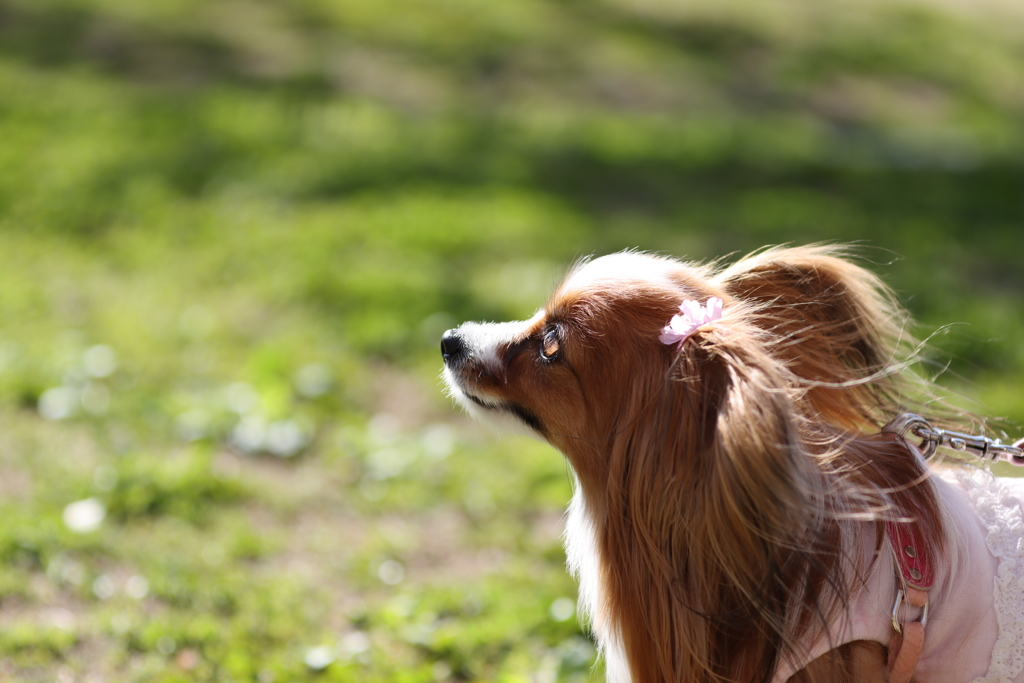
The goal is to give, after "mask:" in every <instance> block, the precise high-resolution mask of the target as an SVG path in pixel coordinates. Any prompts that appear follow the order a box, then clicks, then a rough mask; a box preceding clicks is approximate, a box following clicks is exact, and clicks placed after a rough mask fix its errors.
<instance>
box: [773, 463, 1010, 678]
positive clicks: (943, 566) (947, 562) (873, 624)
mask: <svg viewBox="0 0 1024 683" xmlns="http://www.w3.org/2000/svg"><path fill="white" fill-rule="evenodd" d="M934 483H935V487H936V490H937V492H938V496H939V499H940V501H941V503H942V505H943V506H944V507H945V509H946V513H947V516H948V520H949V522H950V525H951V526H952V527H953V528H952V530H951V531H952V533H953V535H954V538H955V542H954V543H952V544H951V545H953V546H954V547H953V549H952V550H951V551H950V552H948V553H947V557H945V558H933V563H934V564H935V583H934V586H933V587H932V590H931V591H930V593H929V599H928V621H927V626H926V628H925V637H924V647H923V650H922V652H921V657H920V659H919V660H918V663H917V667H916V669H915V670H914V677H913V680H914V681H915V683H1024V673H1022V672H1024V479H1010V478H996V477H993V476H992V475H991V474H989V473H988V472H985V471H981V470H965V469H956V470H940V471H938V472H936V476H935V477H934ZM882 549H883V552H882V553H881V554H880V555H879V557H878V559H877V560H876V562H875V564H874V566H873V567H872V569H871V573H870V575H869V576H868V577H867V581H866V583H865V585H864V587H863V590H861V591H859V592H858V593H857V595H856V596H854V599H853V600H852V601H851V602H850V606H849V610H848V611H846V612H844V613H843V614H841V615H840V617H839V618H838V619H837V620H836V621H835V623H832V624H830V625H829V633H828V634H823V635H821V636H820V637H818V638H816V639H815V640H814V642H813V643H812V644H811V645H810V647H808V648H807V649H806V650H805V651H804V652H803V653H802V654H800V655H798V656H797V658H796V659H797V661H795V662H783V663H782V664H781V665H780V666H779V668H778V670H777V671H776V674H775V676H774V683H783V682H784V681H785V680H786V679H788V678H789V677H790V676H791V675H792V674H793V673H794V672H796V671H798V670H799V669H800V668H802V667H803V666H806V665H807V664H808V663H809V662H811V661H812V660H814V659H815V658H817V657H819V656H820V655H822V654H824V653H825V652H827V651H828V650H830V649H832V648H834V647H838V646H840V645H843V644H844V643H849V642H852V641H855V640H869V641H875V642H878V643H882V644H883V645H886V646H888V645H889V638H890V636H891V634H892V632H893V627H892V608H893V604H894V602H895V598H896V592H897V589H898V588H899V586H898V579H897V571H896V569H895V564H894V561H893V558H892V553H891V552H889V551H888V543H884V544H883V545H882ZM873 552H874V544H873V540H872V539H866V540H865V548H864V549H863V553H864V555H863V556H864V557H865V558H870V556H871V554H872V553H873ZM920 616H921V615H920V610H919V609H917V608H913V607H907V606H904V607H903V608H901V615H900V618H901V621H907V622H909V621H915V620H918V619H919V618H920Z"/></svg>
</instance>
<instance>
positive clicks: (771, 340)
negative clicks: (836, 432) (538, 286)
mask: <svg viewBox="0 0 1024 683" xmlns="http://www.w3.org/2000/svg"><path fill="white" fill-rule="evenodd" d="M711 297H718V298H720V299H722V300H723V301H724V315H723V317H722V319H721V320H717V321H715V322H714V323H712V324H709V325H705V326H703V327H701V328H699V329H698V330H697V331H696V333H694V334H693V336H692V338H690V339H687V340H685V341H683V342H682V343H681V344H664V343H661V342H660V341H659V334H660V332H661V330H662V328H664V327H665V326H666V325H667V324H668V322H669V320H670V319H671V318H672V316H673V315H674V314H676V313H678V312H679V307H680V304H681V302H683V301H684V300H695V301H698V302H705V301H707V300H708V299H709V298H711ZM891 311H892V307H891V305H890V303H889V302H888V301H887V296H886V293H885V290H884V289H882V288H880V286H879V284H878V281H877V280H876V279H875V278H874V276H872V275H870V274H869V273H868V272H867V271H865V270H863V269H861V268H858V267H856V266H853V265H851V264H850V263H849V262H848V261H846V260H843V259H841V258H837V257H836V256H835V255H833V254H832V253H831V252H830V251H829V250H828V249H824V248H820V247H819V248H802V249H779V250H769V251H766V252H762V253H760V254H756V255H754V256H752V257H748V258H747V259H744V260H742V261H741V262H739V263H737V264H736V265H734V266H732V267H730V268H726V269H724V270H723V269H716V268H713V267H709V266H700V265H689V264H685V263H682V262H679V261H676V260H674V259H669V258H663V257H657V256H651V255H647V254H640V253H630V252H627V253H619V254H613V255H610V256H604V257H601V258H597V259H594V260H591V261H587V262H584V263H582V264H580V265H578V266H577V267H575V268H574V269H573V270H572V271H571V272H570V273H569V275H568V276H567V277H566V278H565V280H564V281H563V282H562V283H561V285H559V286H558V287H557V288H556V290H555V292H554V294H553V295H552V296H551V298H550V300H549V301H548V302H547V305H545V306H544V308H542V309H541V310H540V311H538V312H537V313H536V314H535V315H534V316H533V317H532V318H530V319H529V320H525V321H522V322H514V323H501V324H479V323H466V324H464V325H462V326H461V327H459V328H457V329H453V330H449V331H448V332H446V333H445V335H444V337H443V338H442V340H441V350H442V353H443V355H444V361H445V371H444V375H445V379H446V381H447V383H448V386H449V388H450V390H451V393H452V395H453V396H454V397H455V398H456V399H457V400H458V401H459V402H460V403H461V404H462V405H463V406H464V407H465V408H466V409H467V410H468V411H469V412H470V413H471V414H473V415H474V416H476V417H479V418H481V419H483V420H484V421H488V422H495V423H498V424H501V425H503V426H511V427H513V428H519V429H525V430H528V431H529V432H531V433H533V434H535V435H537V436H540V437H541V438H544V439H546V440H548V441H549V442H550V443H552V444H553V445H554V446H556V447H557V448H558V449H559V450H561V451H562V452H563V453H565V454H566V456H567V457H568V458H569V460H570V462H571V463H572V465H573V467H574V469H575V470H576V472H577V474H578V475H579V476H580V477H581V479H582V480H587V479H588V478H591V477H598V478H600V477H602V475H605V474H607V466H608V453H609V448H611V447H612V446H613V444H614V443H615V442H616V440H617V439H621V438H626V437H628V438H633V439H634V440H635V439H636V438H638V437H637V428H639V427H652V426H654V425H655V423H658V424H659V425H660V428H661V430H662V433H661V434H660V437H659V438H661V439H662V440H666V439H667V440H670V441H671V440H678V439H685V440H688V441H689V442H690V444H691V447H693V446H702V447H704V448H705V449H706V447H708V446H710V445H711V442H712V441H714V440H715V438H716V437H722V436H724V434H723V433H722V432H721V429H720V428H721V427H723V426H724V425H723V424H722V421H723V420H729V419H732V421H733V422H735V421H736V420H737V419H748V420H750V422H749V423H748V426H747V430H748V431H759V432H762V433H765V434H766V438H775V437H776V436H779V435H780V433H781V434H782V435H787V434H788V433H789V432H790V431H791V430H792V429H793V425H792V420H793V419H795V418H798V417H799V416H800V414H801V413H802V412H806V411H801V410H799V409H795V408H794V406H793V405H792V403H793V402H794V401H796V402H799V403H801V405H806V406H810V407H811V409H812V410H813V411H814V412H815V413H816V414H817V415H818V416H823V417H824V418H825V419H826V420H827V421H829V422H830V423H832V424H834V425H835V426H837V427H838V428H842V429H851V428H854V429H856V428H858V427H861V426H864V425H865V424H874V423H876V422H877V421H878V420H881V419H882V417H883V415H882V414H881V413H882V412H884V411H883V410H881V409H880V405H881V404H882V403H885V400H884V398H883V397H884V395H885V394H886V393H887V391H888V387H887V386H885V380H884V378H880V382H876V383H874V384H872V385H871V386H867V384H866V383H862V382H863V380H864V378H865V377H868V376H870V375H871V374H872V373H876V372H877V371H879V370H880V369H882V368H883V366H884V365H885V363H886V362H887V361H889V360H890V359H891V357H892V355H893V354H892V351H891V349H890V347H891V341H892V338H893V337H895V336H896V332H895V330H896V328H895V327H894V326H893V321H894V320H895V321H896V322H897V324H898V323H900V322H902V321H901V319H900V318H899V317H898V316H894V315H892V314H891ZM773 413H774V414H773ZM882 421H883V422H884V420H882ZM648 438H653V435H649V436H648ZM787 440H788V437H787ZM647 446H648V447H653V446H654V444H650V443H649V444H647Z"/></svg>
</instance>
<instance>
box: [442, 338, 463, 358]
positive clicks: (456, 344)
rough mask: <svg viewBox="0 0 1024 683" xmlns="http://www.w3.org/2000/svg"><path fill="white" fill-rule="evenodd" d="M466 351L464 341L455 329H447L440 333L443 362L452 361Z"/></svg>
mask: <svg viewBox="0 0 1024 683" xmlns="http://www.w3.org/2000/svg"><path fill="white" fill-rule="evenodd" d="M465 352H466V342H465V340H464V339H463V338H462V335H461V334H459V333H458V332H457V331H456V330H448V331H447V332H445V333H444V334H443V335H441V355H442V356H444V362H445V363H454V362H456V361H457V360H459V359H460V358H461V357H462V356H463V355H464V354H465Z"/></svg>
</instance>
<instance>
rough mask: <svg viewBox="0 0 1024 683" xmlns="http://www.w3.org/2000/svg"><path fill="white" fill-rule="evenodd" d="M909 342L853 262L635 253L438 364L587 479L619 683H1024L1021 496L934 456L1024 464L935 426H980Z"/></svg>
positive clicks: (888, 297)
mask: <svg viewBox="0 0 1024 683" xmlns="http://www.w3.org/2000/svg"><path fill="white" fill-rule="evenodd" d="M909 326H910V320H909V316H908V315H907V314H906V313H905V311H904V310H903V309H902V308H900V306H899V305H898V303H897V301H896V299H895V297H894V296H893V294H892V292H891V291H890V290H889V289H888V288H887V287H886V286H885V285H884V284H883V283H882V282H881V281H880V280H879V278H878V277H877V276H876V275H874V274H873V273H871V272H869V271H868V270H866V269H865V268H862V267H861V266H859V265H857V264H856V263H855V262H854V261H853V259H852V257H851V254H850V253H849V251H848V250H847V249H844V248H842V247H837V246H822V245H812V246H808V247H789V248H771V249H766V250H762V251H760V252H756V253H754V254H751V255H748V256H746V257H744V258H741V259H740V260H739V261H737V262H735V263H734V264H732V265H723V264H722V263H711V264H687V263H683V262H681V261H678V260H675V259H672V258H667V257H662V256H655V255H650V254H645V253H639V252H622V253H618V254H612V255H609V256H604V257H600V258H596V259H592V260H586V261H583V262H581V263H579V264H577V265H576V266H575V267H574V268H573V269H572V270H571V271H570V272H569V274H568V275H567V277H566V278H565V279H564V281H563V282H562V283H561V284H560V285H559V286H558V287H557V288H556V289H555V291H554V294H553V295H552V296H551V298H550V300H549V301H548V302H547V304H546V305H545V306H544V307H543V308H542V309H541V310H539V311H538V312H537V313H536V314H535V315H534V316H533V317H532V318H530V319H529V320H525V321H522V322H513V323H501V324H481V323H466V324H463V325H461V326H460V327H458V328H457V329H453V330H448V331H447V332H446V333H445V334H444V336H443V337H442V340H441V351H442V354H443V357H444V378H445V381H446V383H447V386H448V388H449V391H450V393H451V395H452V396H453V397H454V398H455V399H456V401H457V402H458V403H459V404H461V405H462V406H463V407H464V408H465V409H466V410H467V412H469V413H470V414H471V415H473V416H475V417H478V418H480V419H482V420H484V421H486V422H490V423H496V424H498V425H500V426H503V427H507V428H512V429H516V430H519V431H525V432H526V433H529V434H531V435H533V436H536V437H539V438H541V439H543V440H546V441H547V442H549V443H550V444H551V445H553V446H554V447H555V448H557V449H558V450H559V451H561V452H562V453H563V454H564V456H565V457H566V459H567V460H568V462H569V464H570V465H571V471H572V475H573V484H574V495H573V499H572V502H571V503H570V506H569V512H568V517H567V523H566V532H565V541H566V554H567V558H568V565H569V568H570V570H571V571H572V572H573V573H574V575H575V576H576V577H577V579H578V581H579V587H580V598H579V599H580V606H581V613H582V614H583V615H584V616H585V618H586V619H587V620H588V621H589V624H590V627H591V628H592V630H593V633H594V636H595V637H596V640H597V642H598V644H599V647H600V651H601V653H602V655H603V657H604V658H605V664H606V675H607V679H608V680H609V681H613V682H615V683H627V682H632V683H659V682H665V683H668V682H672V683H677V682H685V683H724V682H727V681H728V682H732V681H736V682H740V683H748V682H756V683H783V682H784V681H792V682H793V683H808V682H816V681H828V682H833V683H840V682H846V681H849V682H851V683H852V682H854V681H858V682H859V681H869V682H870V681H877V682H882V681H889V682H890V683H907V682H908V681H911V680H914V681H918V682H919V683H927V682H931V681H941V682H943V683H959V682H960V681H964V682H967V681H976V682H977V683H982V682H984V683H995V682H996V681H1002V682H1007V681H1024V675H1022V674H1021V671H1022V669H1024V601H1022V599H1021V597H1020V596H1022V595H1024V541H1022V540H1021V539H1022V536H1024V513H1022V511H1021V500H1022V499H1024V487H1022V486H1021V485H1019V484H1017V483H1015V481H1014V480H1009V479H1007V480H1004V479H997V478H995V477H993V476H991V475H990V474H989V473H988V472H987V471H985V470H984V469H982V468H972V467H964V466H960V465H943V464H941V463H939V459H938V458H937V457H936V456H935V455H934V454H933V452H934V450H935V445H936V444H937V443H940V442H941V443H942V444H943V445H946V444H952V445H953V446H954V447H956V448H960V449H961V450H970V448H968V446H970V447H971V448H974V449H975V450H978V451H979V452H984V454H986V455H989V456H991V455H992V452H997V453H998V452H1003V453H1009V454H1011V455H1014V456H1018V457H1019V455H1020V450H1019V449H1016V450H1014V449H1013V448H1012V447H1005V446H1003V445H1002V444H1001V443H999V442H998V441H992V440H990V439H985V438H983V437H969V436H967V435H963V434H958V435H956V438H953V437H950V433H949V432H946V431H943V430H942V429H939V428H938V427H936V426H933V423H934V425H943V426H950V425H954V424H957V422H956V420H957V419H960V418H961V415H960V414H959V413H957V412H956V411H953V410H951V409H944V408H941V407H940V406H941V403H940V402H937V401H936V400H935V393H936V392H935V390H934V388H933V387H932V386H931V385H930V383H929V382H928V381H926V380H923V379H920V378H919V377H918V375H916V374H915V373H914V372H913V371H912V370H911V369H909V368H910V365H911V363H912V362H913V360H914V357H915V350H916V349H917V344H916V342H915V341H914V340H913V339H911V337H910V336H909V334H908V332H907V330H908V328H909ZM911 409H914V410H917V411H918V412H927V411H931V412H932V413H933V414H932V415H931V420H925V419H924V418H921V417H917V416H916V415H913V414H912V413H911V412H910V411H911ZM961 437H962V438H961ZM972 439H976V440H974V441H972ZM989 449H991V452H990V450H989ZM1018 548H1019V549H1018Z"/></svg>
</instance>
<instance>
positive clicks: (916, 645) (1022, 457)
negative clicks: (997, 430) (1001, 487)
mask: <svg viewBox="0 0 1024 683" xmlns="http://www.w3.org/2000/svg"><path fill="white" fill-rule="evenodd" d="M882 432H883V433H887V434H895V435H896V436H897V438H900V439H903V440H906V438H907V435H913V436H915V437H917V438H919V439H921V445H920V446H918V450H919V451H920V452H921V455H922V456H923V457H925V458H927V457H930V456H931V455H933V454H934V453H935V451H936V449H937V448H938V447H939V446H943V447H947V448H952V449H953V450H955V451H970V452H972V453H974V454H975V455H977V456H978V457H981V458H984V459H986V460H989V461H991V462H997V461H999V460H1003V461H1006V462H1009V463H1011V464H1013V465H1016V466H1018V467H1020V466H1024V448H1022V446H1024V439H1022V440H1020V441H1018V442H1016V443H1015V444H1013V445H1012V446H1011V445H1008V444H1004V443H1002V442H1001V441H999V439H989V438H988V437H984V436H972V435H970V434H961V433H960V432H951V431H947V430H944V429H936V428H934V427H932V425H931V423H929V422H928V421H927V420H925V419H924V418H923V417H920V416H919V415H914V414H912V413H904V414H903V415H900V416H898V417H896V418H895V419H894V420H893V421H892V422H890V423H889V424H887V425H886V426H885V427H883V428H882ZM885 530H886V535H887V536H888V537H889V549H890V550H891V551H892V554H893V559H894V561H895V564H896V570H897V574H898V577H897V578H899V580H900V584H901V586H902V587H901V588H900V589H899V590H897V591H896V601H895V603H894V604H893V606H892V629H893V632H892V636H891V637H890V639H889V661H888V668H889V682H890V683H910V681H911V679H912V678H913V676H914V670H915V669H916V668H917V662H918V660H919V659H921V651H922V650H923V649H924V627H925V625H926V624H927V623H928V591H930V590H931V588H932V585H933V584H934V582H935V570H934V567H933V565H932V558H931V553H930V552H929V549H928V546H927V545H926V544H925V542H924V539H923V538H921V537H920V535H919V534H918V532H917V530H916V529H915V528H914V527H913V526H912V525H910V524H906V523H900V522H886V523H885ZM904 602H905V603H907V604H908V605H910V606H911V607H916V608H919V609H920V610H921V616H920V618H919V619H917V620H916V621H913V620H912V621H903V620H901V619H900V606H901V605H902V604H903V603H904Z"/></svg>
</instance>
